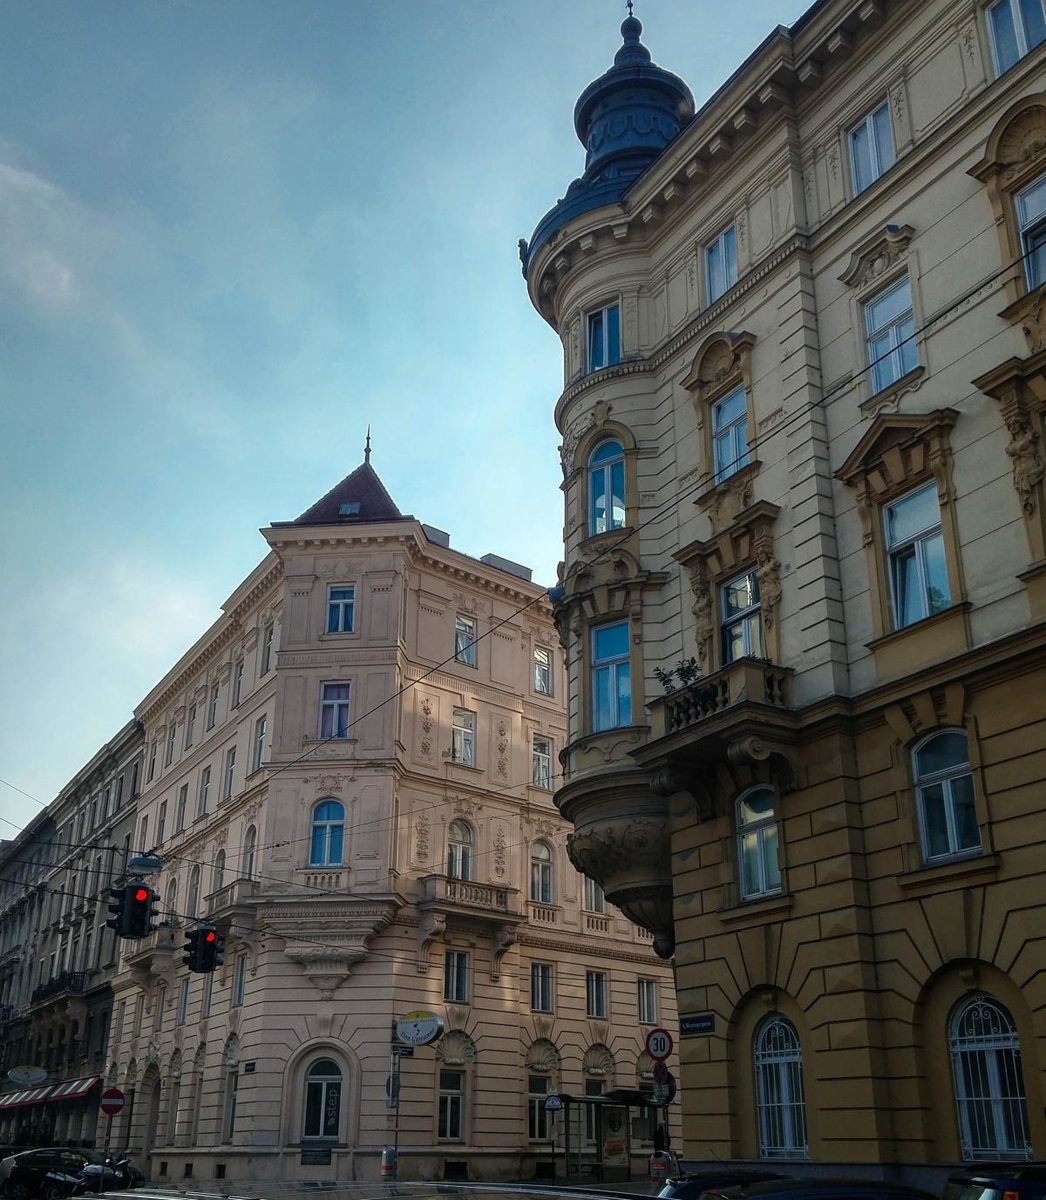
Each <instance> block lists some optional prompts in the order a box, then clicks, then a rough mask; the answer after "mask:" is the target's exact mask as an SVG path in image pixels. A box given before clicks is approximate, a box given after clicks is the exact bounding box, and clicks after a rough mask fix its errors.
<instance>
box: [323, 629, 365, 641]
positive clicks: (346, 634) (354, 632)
mask: <svg viewBox="0 0 1046 1200" xmlns="http://www.w3.org/2000/svg"><path fill="white" fill-rule="evenodd" d="M359 636H360V631H359V630H358V629H339V630H338V632H337V633H331V631H330V630H329V629H324V630H323V632H322V633H318V634H317V635H316V640H317V641H318V642H339V641H341V640H342V638H358V637H359Z"/></svg>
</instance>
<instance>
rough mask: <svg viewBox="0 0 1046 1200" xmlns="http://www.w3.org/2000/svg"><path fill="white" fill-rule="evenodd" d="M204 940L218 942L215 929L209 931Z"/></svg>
mask: <svg viewBox="0 0 1046 1200" xmlns="http://www.w3.org/2000/svg"><path fill="white" fill-rule="evenodd" d="M203 940H204V941H205V942H216V941H217V940H218V935H217V934H216V933H215V932H214V930H213V929H208V930H207V932H206V933H205V934H204V935H203Z"/></svg>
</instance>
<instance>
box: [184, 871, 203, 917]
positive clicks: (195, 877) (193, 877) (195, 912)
mask: <svg viewBox="0 0 1046 1200" xmlns="http://www.w3.org/2000/svg"><path fill="white" fill-rule="evenodd" d="M199 910H200V868H199V866H194V867H193V869H192V870H191V871H190V872H189V894H188V896H187V897H186V915H187V916H189V917H198V916H199V915H200V911H199Z"/></svg>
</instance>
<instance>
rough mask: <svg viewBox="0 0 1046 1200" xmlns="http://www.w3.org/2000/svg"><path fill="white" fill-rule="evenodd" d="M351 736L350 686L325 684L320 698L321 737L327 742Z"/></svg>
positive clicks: (345, 684)
mask: <svg viewBox="0 0 1046 1200" xmlns="http://www.w3.org/2000/svg"><path fill="white" fill-rule="evenodd" d="M348 736H349V685H348V684H347V683H325V684H324V685H323V692H322V695H321V698H320V737H321V738H323V739H324V740H325V741H330V740H331V739H336V738H346V737H348Z"/></svg>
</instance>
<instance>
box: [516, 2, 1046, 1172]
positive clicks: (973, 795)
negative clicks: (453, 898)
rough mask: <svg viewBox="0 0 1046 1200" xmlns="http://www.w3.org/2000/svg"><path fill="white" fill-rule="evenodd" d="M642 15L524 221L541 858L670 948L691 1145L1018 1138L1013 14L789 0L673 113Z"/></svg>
mask: <svg viewBox="0 0 1046 1200" xmlns="http://www.w3.org/2000/svg"><path fill="white" fill-rule="evenodd" d="M641 32H642V31H641V27H640V26H639V23H638V22H637V21H635V20H634V19H633V18H631V17H630V18H629V19H628V20H626V22H625V24H624V25H623V26H622V46H621V49H620V50H619V51H618V55H617V58H616V60H615V65H614V66H613V67H612V68H611V69H610V70H609V71H608V72H607V73H606V74H605V75H604V76H602V77H601V78H600V79H598V80H596V81H595V82H594V83H593V84H591V85H590V86H589V87H588V88H587V89H586V90H585V91H584V92H583V93H582V96H581V98H580V99H579V101H578V105H577V108H576V110H575V127H576V130H577V133H578V136H579V138H580V139H581V141H582V143H583V144H584V145H585V147H586V151H587V161H586V170H585V173H584V175H583V176H582V177H581V178H580V179H579V180H576V181H575V182H574V183H573V184H572V185H571V187H570V189H569V190H568V191H567V193H566V195H565V196H564V197H563V199H562V200H561V201H560V202H559V203H558V204H557V205H556V206H555V207H554V208H553V209H552V210H551V211H550V212H549V213H548V214H546V216H545V217H544V218H543V219H542V221H541V222H540V223H539V224H538V226H537V228H536V230H535V232H534V235H533V237H532V238H531V239H530V241H529V243H523V244H522V245H521V256H522V259H523V264H524V273H525V276H526V279H527V286H528V290H529V294H530V297H531V300H532V302H533V304H534V306H535V308H536V309H537V310H538V312H539V313H540V314H541V316H543V317H544V319H545V320H546V321H547V322H548V323H549V324H550V325H551V326H552V328H553V329H555V330H556V331H557V333H558V334H559V335H560V337H561V340H562V344H563V355H564V390H563V392H562V394H561V396H560V397H559V400H558V402H557V404H556V409H555V418H556V422H557V426H558V428H559V430H560V432H561V434H562V436H563V444H562V456H563V469H564V477H565V483H564V497H565V518H566V519H565V530H566V541H565V561H564V567H563V573H562V578H561V580H560V585H561V586H560V591H559V592H558V593H557V597H558V598H557V604H556V612H555V617H556V622H557V625H558V628H559V631H560V635H561V638H562V640H563V644H564V646H565V648H566V653H567V662H568V701H569V714H568V732H567V744H566V746H565V749H564V751H563V754H562V756H561V758H562V762H563V766H564V781H563V783H562V785H561V786H560V787H559V788H558V790H557V792H556V796H555V801H556V805H557V807H558V808H559V810H560V812H561V813H562V814H563V815H564V816H565V817H566V818H568V819H569V820H570V821H571V823H572V824H573V826H574V833H573V835H572V837H571V839H570V843H569V846H570V853H571V856H572V858H573V859H574V861H575V863H577V864H578V865H579V866H580V867H581V868H582V869H584V870H585V871H586V872H588V873H589V874H591V875H593V876H595V877H596V878H597V879H599V880H600V881H601V883H602V884H603V886H604V888H605V891H606V894H607V896H608V898H609V899H611V900H613V901H614V902H615V903H616V904H618V905H619V906H620V907H621V908H622V910H623V911H624V912H625V913H626V914H628V915H630V916H631V917H632V918H633V919H634V920H635V921H636V922H638V923H639V924H641V925H644V926H645V927H646V928H647V929H649V930H650V931H651V932H652V934H653V936H654V944H655V947H656V948H657V949H658V951H659V953H661V954H662V955H664V956H665V957H666V958H667V957H670V956H674V964H675V972H676V984H677V994H678V1002H679V1011H680V1033H681V1037H680V1054H681V1072H682V1075H681V1079H682V1104H683V1150H684V1154H685V1155H686V1156H687V1157H688V1158H690V1159H695V1160H702V1161H714V1160H718V1159H720V1158H721V1159H736V1160H754V1159H771V1160H786V1161H795V1162H808V1163H810V1164H831V1165H832V1169H833V1170H837V1169H838V1168H839V1167H840V1166H842V1165H846V1166H848V1167H856V1168H859V1169H862V1170H867V1171H869V1172H872V1173H876V1174H885V1173H891V1172H893V1171H894V1170H895V1169H900V1170H902V1172H903V1173H905V1174H906V1175H907V1176H908V1177H909V1178H911V1179H912V1180H916V1181H923V1182H927V1183H930V1182H934V1181H936V1178H937V1176H936V1174H935V1171H936V1170H937V1169H938V1168H940V1167H942V1166H944V1165H946V1164H949V1163H955V1162H959V1161H963V1160H977V1159H992V1160H997V1159H999V1158H1004V1159H1026V1158H1031V1157H1036V1158H1044V1157H1046V1121H1044V1117H1043V1112H1044V1107H1043V1106H1044V1103H1046V1100H1044V1096H1043V1084H1044V1074H1043V1071H1044V1067H1046V1060H1044V1058H1043V1051H1042V1046H1043V1044H1044V1042H1043V1039H1044V1037H1046V1010H1044V1004H1046V992H1044V984H1043V978H1044V974H1043V968H1044V966H1046V954H1044V951H1043V948H1042V945H1043V944H1042V939H1041V927H1042V924H1043V913H1044V911H1046V909H1044V904H1046V889H1044V886H1043V884H1042V879H1041V874H1040V872H1039V871H1038V869H1037V868H1036V866H1035V862H1036V861H1037V858H1038V855H1039V854H1041V853H1042V846H1043V841H1044V837H1043V830H1044V829H1046V823H1044V810H1046V792H1044V789H1043V783H1042V780H1043V777H1044V775H1046V687H1044V682H1046V657H1044V653H1043V651H1044V625H1043V621H1044V619H1046V595H1044V580H1046V540H1044V531H1046V526H1044V515H1043V501H1044V496H1043V478H1044V473H1046V464H1044V459H1043V449H1042V448H1043V442H1042V437H1043V410H1044V406H1046V374H1044V364H1046V350H1044V347H1046V340H1044V334H1043V328H1046V326H1043V324H1042V321H1043V318H1042V305H1043V300H1042V290H1041V285H1042V284H1043V283H1044V282H1046V258H1044V252H1043V249H1042V246H1043V244H1044V240H1046V232H1044V228H1046V226H1044V217H1046V95H1044V92H1046V57H1044V55H1046V50H1044V48H1043V45H1042V40H1043V39H1044V38H1046V15H1044V14H1043V13H1042V12H1041V5H1035V4H1032V5H1018V4H1016V3H1010V0H996V2H993V3H973V2H967V0H962V2H960V0H924V2H920V3H915V2H914V0H874V2H872V0H824V2H822V3H818V4H815V5H814V6H813V7H812V8H811V9H810V10H809V11H808V12H807V13H806V14H805V15H804V16H803V17H802V18H801V19H800V20H799V21H798V22H797V23H796V25H795V26H794V27H792V28H791V29H786V28H784V27H779V28H778V29H776V30H774V31H772V32H771V33H770V34H769V35H768V36H767V38H766V39H765V40H764V41H763V42H762V43H761V44H760V46H759V47H758V48H757V49H756V50H755V52H754V53H753V54H752V55H751V56H750V57H749V58H748V59H747V60H746V61H745V62H744V64H742V65H741V66H740V67H739V68H738V69H737V70H736V71H735V72H734V73H733V74H732V75H731V76H730V77H729V79H727V81H726V82H725V83H724V84H723V85H722V86H721V87H719V89H718V90H717V91H716V92H715V93H714V94H713V96H712V98H711V99H710V100H709V101H708V102H707V103H705V104H704V105H703V106H702V107H701V108H700V109H699V110H697V111H696V112H695V111H694V108H693V101H692V97H691V95H690V93H689V90H688V89H687V87H686V85H685V83H683V81H682V80H681V79H680V78H678V77H677V76H675V75H672V74H670V73H669V72H667V71H664V70H662V69H661V68H659V67H657V66H655V65H654V64H653V62H652V61H651V58H650V55H649V52H648V51H647V50H646V48H645V47H644V45H643V43H642V41H641ZM656 36H657V38H658V39H663V40H664V41H665V42H668V41H670V38H671V31H670V30H662V29H657V30H656ZM672 65H673V66H675V67H677V68H679V69H680V70H681V71H682V73H683V74H684V75H685V68H686V63H685V61H676V62H674V63H673V64H672ZM826 1169H827V1168H826Z"/></svg>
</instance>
